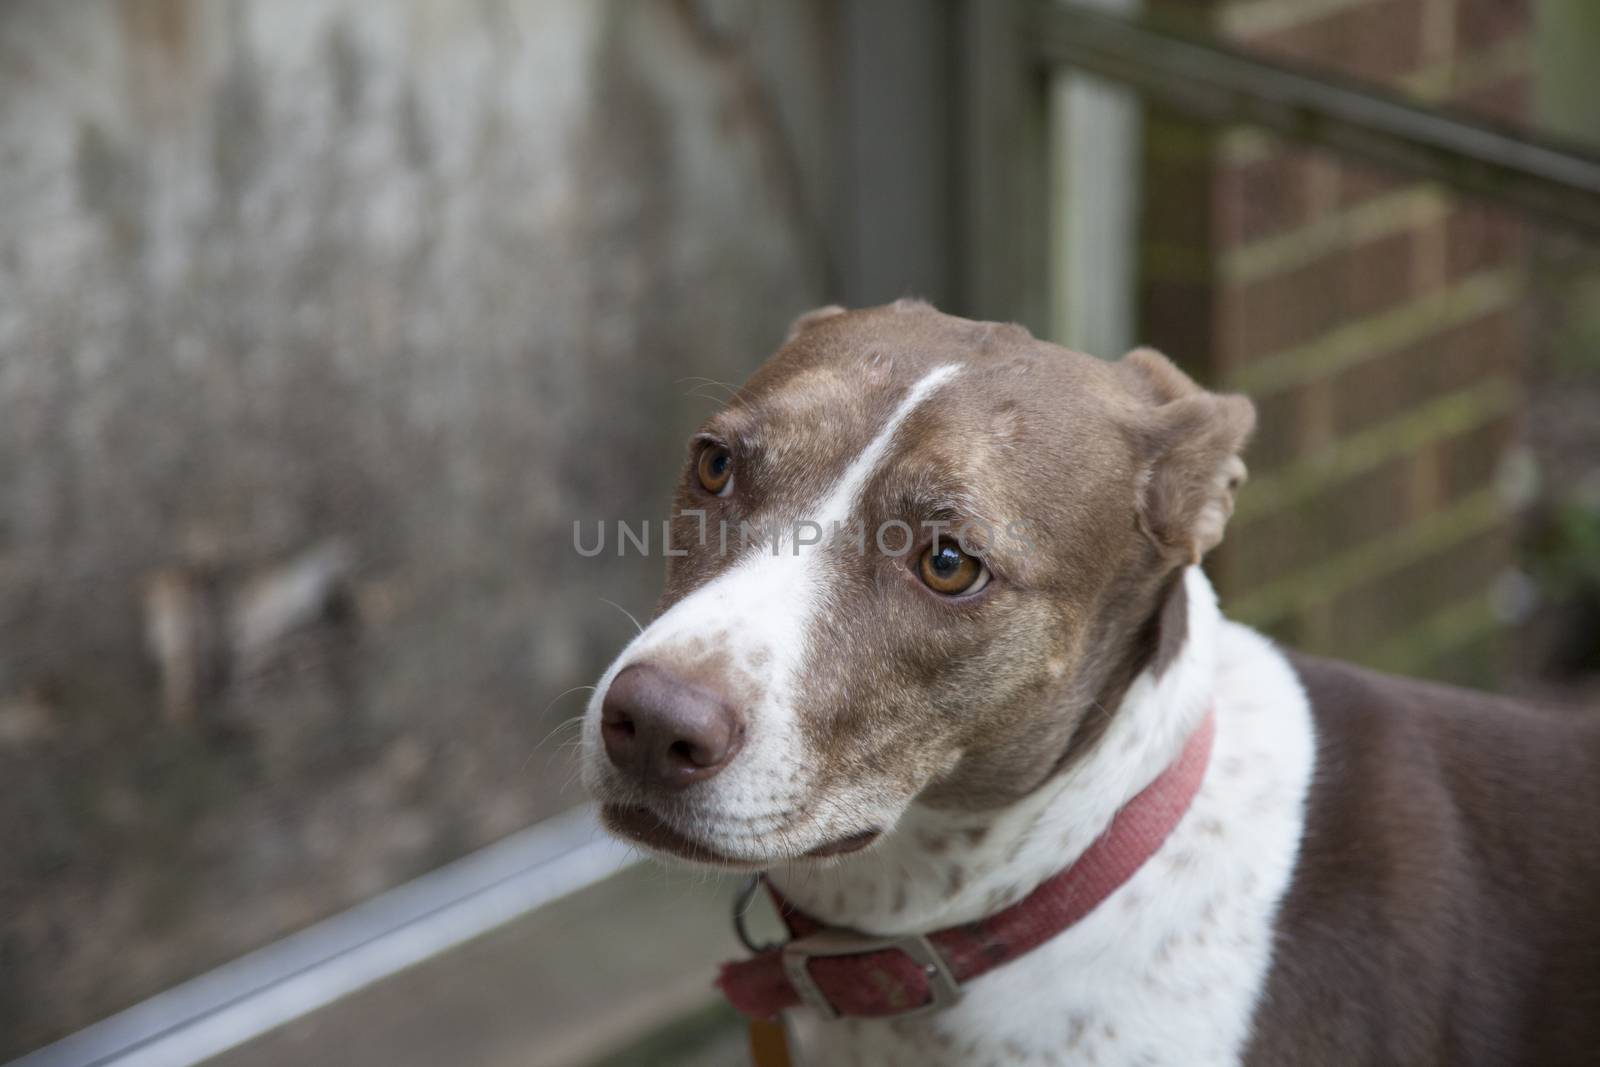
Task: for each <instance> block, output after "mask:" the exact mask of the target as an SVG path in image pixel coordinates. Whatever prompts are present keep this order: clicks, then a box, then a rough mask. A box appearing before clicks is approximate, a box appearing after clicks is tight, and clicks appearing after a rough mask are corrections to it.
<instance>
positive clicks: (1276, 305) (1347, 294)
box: [1219, 232, 1416, 365]
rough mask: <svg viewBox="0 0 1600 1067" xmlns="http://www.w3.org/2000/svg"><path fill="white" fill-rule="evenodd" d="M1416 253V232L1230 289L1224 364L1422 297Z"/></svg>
mask: <svg viewBox="0 0 1600 1067" xmlns="http://www.w3.org/2000/svg"><path fill="white" fill-rule="evenodd" d="M1415 255H1416V236H1415V234H1413V233H1410V232H1403V233H1398V234H1392V235H1390V236H1388V237H1383V238H1379V239H1377V240H1374V241H1369V242H1367V243H1366V244H1363V245H1359V246H1357V247H1355V248H1351V249H1348V250H1339V251H1334V252H1331V253H1329V254H1328V255H1326V256H1323V257H1321V258H1319V259H1316V260H1314V261H1312V262H1311V263H1308V264H1306V265H1304V266H1301V267H1297V268H1294V269H1292V270H1289V271H1286V272H1284V273H1283V274H1278V275H1271V276H1268V277H1265V278H1261V279H1258V280H1255V281H1251V282H1245V283H1243V284H1240V285H1238V286H1235V287H1231V288H1228V289H1225V290H1223V296H1222V307H1221V309H1220V312H1219V330H1220V333H1219V343H1220V345H1221V347H1222V351H1223V353H1224V359H1225V360H1226V361H1227V362H1228V364H1229V365H1235V364H1237V363H1246V362H1249V361H1250V360H1252V359H1256V358H1259V357H1261V356H1264V355H1269V354H1272V353H1276V352H1281V351H1283V350H1284V349H1286V348H1291V347H1294V346H1296V345H1300V344H1304V343H1306V342H1308V341H1311V340H1313V339H1315V338H1317V337H1319V336H1322V335H1323V334H1326V333H1328V332H1329V331H1330V330H1333V329H1336V328H1338V327H1339V326H1341V325H1343V324H1344V323H1346V322H1349V321H1353V320H1355V319H1359V318H1364V317H1366V316H1369V315H1375V314H1378V313H1379V312H1382V311H1384V310H1387V309H1389V308H1392V307H1395V306H1396V305H1398V304H1401V303H1403V302H1404V301H1406V300H1407V299H1409V298H1410V297H1411V296H1412V295H1414V293H1415V283H1414V278H1415V271H1414V270H1413V263H1414V259H1415Z"/></svg>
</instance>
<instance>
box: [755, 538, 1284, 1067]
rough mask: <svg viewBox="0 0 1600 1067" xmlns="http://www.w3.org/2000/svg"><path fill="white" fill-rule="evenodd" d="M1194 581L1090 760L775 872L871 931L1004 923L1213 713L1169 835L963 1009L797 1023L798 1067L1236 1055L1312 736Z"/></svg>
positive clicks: (797, 896)
mask: <svg viewBox="0 0 1600 1067" xmlns="http://www.w3.org/2000/svg"><path fill="white" fill-rule="evenodd" d="M1186 581H1187V593H1188V602H1189V620H1188V621H1189V628H1188V637H1187V640H1186V641H1185V646H1184V649H1183V651H1182V652H1181V653H1180V655H1179V657H1178V658H1177V659H1176V661H1175V662H1174V663H1173V664H1171V665H1169V667H1168V668H1167V670H1166V672H1165V673H1164V674H1163V675H1162V676H1161V678H1160V679H1159V680H1155V679H1153V678H1151V677H1149V676H1148V675H1146V676H1141V677H1140V678H1139V679H1138V680H1137V681H1136V682H1135V684H1134V686H1133V687H1132V688H1131V689H1130V690H1129V692H1128V695H1127V698H1126V699H1125V701H1124V703H1123V705H1122V707H1121V708H1120V709H1118V711H1117V714H1116V716H1115V718H1114V719H1113V721H1112V723H1111V724H1110V726H1109V727H1108V728H1107V731H1106V734H1105V736H1104V737H1103V739H1102V741H1101V743H1100V744H1099V746H1098V747H1097V748H1096V749H1095V750H1094V752H1093V754H1092V755H1091V756H1090V757H1089V758H1088V759H1086V761H1085V762H1084V763H1083V764H1081V765H1079V766H1078V767H1076V768H1074V769H1073V770H1072V771H1070V772H1069V773H1067V774H1066V775H1063V776H1062V778H1061V779H1060V780H1058V781H1056V782H1054V783H1052V784H1051V785H1050V786H1049V787H1047V788H1046V789H1044V790H1041V791H1040V792H1039V793H1038V794H1036V795H1034V796H1032V797H1029V798H1028V799H1027V800H1024V801H1022V802H1020V803H1018V804H1017V805H1015V806H1014V807H1012V808H1010V809H1007V810H1005V811H1002V812H1000V813H999V814H996V815H990V816H988V817H982V818H981V817H977V816H973V815H970V814H966V815H952V814H947V813H940V812H935V811H931V810H928V809H925V808H922V807H920V806H913V808H912V810H911V811H910V812H908V813H907V814H906V815H905V817H904V818H902V819H901V821H900V823H899V824H898V825H897V826H896V827H895V829H894V830H893V831H892V832H891V833H890V834H889V835H888V836H887V839H886V840H884V841H883V842H882V843H881V844H880V845H879V846H877V847H875V848H873V849H872V850H871V851H869V852H865V853H859V854H856V855H853V856H850V857H847V858H846V859H845V860H844V861H843V862H840V863H838V864H837V865H834V866H832V867H829V868H827V869H824V870H820V871H819V870H815V869H812V870H807V871H798V870H797V871H796V873H795V874H794V875H793V876H792V877H790V878H786V877H785V876H784V874H783V873H782V872H773V873H774V880H775V882H776V883H777V884H778V886H779V888H780V889H781V890H782V891H783V892H784V893H785V894H786V895H787V896H789V898H790V899H792V900H794V901H795V902H796V903H797V904H798V905H800V906H801V907H803V908H805V909H806V910H807V911H810V912H811V913H813V914H815V915H817V916H818V917H820V918H823V919H825V920H827V921H828V922H831V923H835V924H838V925H843V926H849V927H853V928H855V929H860V930H865V931H870V932H873V933H903V932H909V931H923V930H929V929H934V928H938V927H942V926H948V925H952V924H954V923H959V922H962V921H964V920H969V919H973V918H977V917H979V916H981V915H984V914H987V913H990V912H992V911H994V910H996V909H997V908H998V907H1001V906H1004V904H1005V903H1010V902H1011V901H1013V900H1015V899H1019V898H1020V897H1021V896H1022V895H1025V894H1026V893H1027V892H1029V891H1030V890H1032V889H1033V888H1034V887H1035V886H1036V885H1037V884H1038V883H1039V882H1040V881H1042V880H1043V879H1044V878H1046V877H1048V876H1049V875H1051V874H1053V873H1055V872H1056V871H1057V870H1059V869H1061V868H1062V867H1064V866H1065V865H1066V864H1067V863H1068V862H1070V861H1071V859H1072V858H1073V857H1075V856H1076V855H1078V854H1079V853H1081V852H1082V851H1083V849H1084V848H1086V847H1087V846H1088V844H1089V843H1090V842H1091V841H1092V840H1093V839H1094V838H1095V837H1096V836H1097V835H1098V834H1099V833H1100V832H1101V830H1103V829H1104V828H1105V826H1106V825H1107V824H1108V823H1109V822H1110V820H1111V817H1112V815H1113V814H1114V813H1115V811H1116V810H1117V809H1118V808H1119V807H1121V806H1122V804H1123V803H1125V802H1126V801H1127V800H1128V799H1130V798H1131V797H1132V796H1134V795H1135V794H1136V793H1137V792H1138V791H1139V790H1140V789H1142V788H1144V786H1145V785H1146V784H1148V783H1149V782H1150V781H1151V780H1152V779H1154V777H1155V776H1156V775H1157V774H1158V773H1160V771H1161V769H1162V768H1164V767H1165V766H1166V765H1167V764H1168V763H1169V762H1170V761H1171V760H1172V759H1173V758H1174V757H1175V756H1176V754H1177V753H1178V752H1179V750H1180V749H1181V747H1182V745H1183V742H1184V740H1185V739H1186V738H1187V736H1188V734H1189V732H1190V731H1191V730H1192V729H1193V728H1194V726H1195V725H1196V723H1197V722H1198V721H1199V719H1200V717H1201V716H1202V715H1203V714H1204V710H1205V708H1206V706H1207V704H1208V703H1213V702H1214V706H1215V708H1216V713H1217V732H1216V740H1215V742H1214V748H1213V751H1212V756H1211V761H1210V764H1209V765H1208V767H1207V770H1206V775H1205V778H1204V780H1203V782H1202V785H1201V788H1200V792H1199V794H1198V795H1197V796H1196V799H1195V802H1194V804H1193V806H1192V807H1191V808H1190V810H1189V812H1188V813H1187V814H1186V815H1185V816H1184V818H1183V820H1182V821H1181V822H1180V823H1179V825H1178V827H1177V828H1176V829H1175V830H1174V831H1173V833H1172V835H1171V837H1169V838H1168V840H1167V841H1166V842H1165V843H1164V844H1163V845H1162V847H1161V848H1160V850H1159V851H1158V852H1157V853H1156V854H1155V855H1154V856H1153V857H1152V858H1151V859H1150V861H1149V862H1147V863H1146V864H1145V865H1144V866H1143V867H1142V868H1140V870H1139V871H1138V872H1137V873H1136V874H1135V875H1134V876H1133V877H1132V878H1131V879H1130V880H1129V881H1128V882H1127V883H1126V884H1125V885H1123V886H1122V887H1121V888H1120V889H1118V890H1117V891H1116V892H1115V893H1113V894H1112V895H1111V896H1110V897H1109V898H1108V899H1107V900H1105V901H1104V902H1103V903H1102V904H1101V905H1100V906H1099V907H1098V908H1096V909H1095V910H1094V911H1093V912H1092V913H1090V915H1089V916H1087V917H1086V918H1085V919H1084V920H1082V921H1081V922H1079V923H1078V924H1077V925H1075V926H1073V927H1071V928H1070V929H1068V930H1066V931H1064V932H1062V933H1061V934H1059V935H1057V936H1056V937H1055V938H1053V939H1052V940H1051V941H1049V942H1047V943H1046V944H1044V945H1042V946H1040V947H1039V948H1037V949H1035V950H1034V951H1033V952H1031V953H1028V954H1027V955H1025V956H1023V957H1021V958H1019V959H1017V960H1015V961H1013V962H1011V963H1009V964H1006V965H1004V966H1002V967H1000V968H998V969H996V970H994V971H991V972H990V973H989V974H987V975H984V976H983V977H981V978H978V979H976V980H974V981H972V982H970V983H968V985H967V986H966V988H965V991H964V993H963V996H962V999H961V1000H960V1002H958V1003H957V1004H956V1005H955V1006H954V1007H952V1008H951V1009H949V1010H947V1011H944V1012H940V1013H937V1014H932V1015H925V1016H918V1017H914V1018H909V1019H901V1020H845V1021H841V1022H826V1021H823V1020H822V1019H820V1018H819V1017H818V1016H817V1015H816V1014H815V1013H813V1012H812V1011H811V1010H810V1009H805V1008H801V1009H796V1010H795V1011H792V1012H789V1013H788V1022H789V1030H790V1040H791V1044H792V1046H793V1048H794V1051H795V1054H796V1060H797V1062H798V1063H804V1064H826V1065H828V1067H839V1065H847V1064H870V1065H872V1067H889V1065H893V1064H905V1065H908V1067H909V1065H916V1067H922V1065H926V1064H961V1065H971V1064H987V1063H997V1064H1062V1065H1066V1064H1079V1063H1094V1064H1098V1065H1100V1067H1112V1065H1118V1064H1126V1065H1150V1064H1170V1065H1178V1067H1201V1065H1219V1064H1236V1063H1238V1062H1239V1060H1240V1057H1241V1056H1242V1055H1243V1054H1244V1052H1245V1049H1246V1047H1247V1044H1248V1038H1249V1033H1250V1025H1251V1019H1252V1017H1253V1015H1254V1013H1255V1010H1256V1006H1257V1002H1258V1001H1259V999H1260V996H1261V990H1262V987H1263V985H1264V983H1265V980H1266V976H1267V972H1268V969H1269V967H1270V965H1271V960H1272V931H1273V922H1274V918H1275V916H1276V913H1277V910H1278V907H1279V904H1280V902H1281V901H1282V898H1283V896H1284V894H1285V892H1286V891H1287V889H1288V885H1289V881H1290V876H1291V872H1292V870H1293V867H1294V863H1295V859H1296V856H1297V854H1298V851H1299V844H1300V837H1301V833H1302V830H1303V826H1304V809H1305V798H1306V792H1307V789H1308V787H1309V783H1310V779H1311V773H1312V764H1313V749H1314V737H1313V730H1312V724H1311V714H1310V708H1309V705H1308V702H1307V699H1306V696H1305V692H1304V690H1303V689H1302V687H1301V685H1300V683H1299V680H1298V679H1297V677H1296V676H1295V674H1294V671H1293V669H1292V668H1291V667H1290V666H1289V664H1288V662H1287V661H1286V660H1285V659H1284V658H1283V656H1282V655H1281V654H1280V653H1279V652H1278V651H1277V650H1276V649H1275V648H1273V646H1272V645H1271V644H1270V643H1269V642H1268V641H1267V640H1266V639H1265V638H1263V637H1261V636H1260V635H1259V634H1257V633H1255V632H1254V631H1252V630H1249V629H1247V628H1245V627H1242V626H1239V625H1237V624H1234V623H1230V622H1227V621H1225V620H1223V619H1222V618H1221V617H1220V615H1219V614H1218V612H1217V607H1216V598H1215V596H1214V594H1213V593H1212V591H1211V587H1210V585H1209V583H1207V582H1206V580H1205V578H1204V577H1203V576H1202V575H1201V573H1200V571H1199V570H1198V569H1191V570H1190V571H1189V572H1188V574H1187V575H1186ZM980 831H982V832H981V833H980ZM957 868H960V871H961V873H960V874H959V875H956V874H954V873H953V872H954V871H955V870H956V869H957Z"/></svg>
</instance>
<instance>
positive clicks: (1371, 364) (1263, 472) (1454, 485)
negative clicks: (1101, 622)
mask: <svg viewBox="0 0 1600 1067" xmlns="http://www.w3.org/2000/svg"><path fill="white" fill-rule="evenodd" d="M1529 7H1530V3H1529V0H1220V2H1213V3H1202V2H1196V0H1169V2H1167V3H1166V4H1165V5H1162V4H1157V5H1156V11H1157V13H1158V14H1166V15H1169V16H1178V17H1181V18H1182V19H1183V20H1184V21H1186V22H1187V23H1188V24H1189V26H1190V28H1196V29H1203V30H1207V31H1209V32H1212V33H1215V34H1217V35H1219V36H1221V37H1224V38H1226V39H1228V40H1230V41H1232V42H1234V43H1236V44H1239V45H1241V46H1243V47H1246V48H1248V49H1251V50H1256V51H1259V52H1261V53H1263V54H1266V55H1269V56H1272V57H1274V58H1276V59H1280V60H1283V61H1287V62H1292V63H1295V64H1297V65H1303V66H1307V67H1314V68H1317V69H1321V70H1326V71H1329V72H1332V73H1335V74H1342V75H1345V76H1350V77H1359V78H1362V79H1366V80H1368V81H1372V82H1375V83H1378V84H1382V85H1384V86H1387V87H1390V88H1397V89H1401V90H1404V91H1405V92H1407V93H1410V94H1412V95H1414V96H1415V97H1418V98H1421V99H1426V100H1431V101H1448V102H1451V103H1453V104H1456V105H1458V106H1462V107H1466V108H1469V109H1472V110H1475V111H1477V112H1480V113H1485V114H1490V115H1494V116H1496V117H1500V118H1507V119H1514V118H1515V117H1517V116H1519V115H1520V114H1522V112H1523V110H1524V108H1525V107H1526V98H1527V95H1528V92H1527V85H1528V80H1527V79H1528V70H1529V64H1528V58H1529V52H1530V36H1531V34H1530V26H1531V16H1530V11H1529ZM1146 139H1147V144H1146V155H1147V159H1146V162H1147V168H1146V183H1145V190H1146V191H1145V194H1144V196H1145V204H1144V208H1145V211H1144V226H1143V238H1142V240H1143V250H1142V267H1143V271H1142V281H1141V298H1142V303H1141V328H1142V332H1143V334H1144V335H1145V336H1146V337H1148V338H1149V339H1150V340H1151V341H1152V342H1153V343H1155V344H1157V345H1159V346H1161V347H1163V348H1165V349H1166V350H1168V351H1169V352H1171V353H1173V354H1174V355H1175V356H1176V357H1178V358H1179V359H1180V360H1181V361H1183V362H1185V363H1186V364H1187V365H1188V366H1189V367H1190V369H1192V370H1193V371H1194V372H1195V373H1196V374H1197V375H1199V376H1200V377H1202V378H1203V379H1205V380H1207V381H1208V382H1210V383H1212V384H1214V385H1218V386H1221V387H1225V388H1230V389H1237V390H1241V391H1243V392H1246V393H1248V394H1250V395H1251V396H1252V397H1253V398H1254V399H1255V401H1256V404H1257V407H1258V410H1259V412H1260V417H1261V424H1260V431H1259V434H1258V437H1257V440H1256V443H1255V445H1254V446H1253V448H1252V451H1251V454H1250V467H1251V473H1252V480H1251V484H1250V486H1249V488H1248V489H1247V490H1246V492H1245V494H1244V496H1243V497H1242V499H1241V501H1240V507H1239V511H1238V513H1237V515H1236V517H1235V519H1234V522H1233V525H1232V527H1231V528H1230V532H1229V536H1228V540H1227V542H1226V543H1225V544H1224V546H1223V548H1222V550H1221V551H1220V552H1219V553H1218V554H1217V557H1216V559H1215V560H1214V561H1213V564H1212V566H1213V569H1214V571H1215V576H1216V578H1217V581H1218V584H1219V586H1220V588H1221V590H1222V592H1223V595H1224V597H1225V599H1226V601H1227V603H1228V608H1229V611H1230V613H1231V614H1233V615H1234V616H1235V617H1236V618H1240V619H1242V620H1245V621H1248V622H1251V623H1253V624H1256V625H1259V626H1261V627H1263V628H1265V629H1266V630H1268V631H1269V632H1272V633H1274V634H1276V635H1278V636H1281V637H1283V638H1285V639H1287V640H1290V641H1293V642H1294V643H1295V644H1297V645H1299V646H1301V647H1304V648H1309V649H1314V650H1318V651H1323V652H1328V653H1331V654H1336V655H1341V656H1347V657H1351V658H1355V659H1359V660H1364V661H1366V662H1369V663H1373V664H1375V665H1379V666H1383V667H1386V668H1390V669H1396V670H1402V671H1407V672H1413V673H1424V674H1438V675H1444V676H1450V677H1456V678H1462V679H1465V680H1477V681H1490V680H1492V676H1493V669H1494V664H1495V661H1496V645H1497V641H1496V635H1497V631H1498V629H1499V622H1498V615H1497V612H1496V610H1495V600H1494V590H1495V589H1496V583H1497V580H1498V579H1499V578H1500V577H1501V576H1502V575H1503V574H1504V573H1505V571H1506V569H1507V567H1508V566H1509V565H1510V563H1511V561H1512V546H1513V538H1512V521H1513V517H1514V516H1513V511H1514V509H1513V505H1512V503H1511V502H1510V501H1509V500H1508V498H1507V493H1506V492H1505V488H1504V487H1505V485H1506V481H1507V479H1506V478H1505V477H1504V472H1505V471H1506V470H1507V468H1508V463H1507V460H1508V457H1509V456H1510V455H1511V454H1512V452H1513V450H1514V448H1515V441H1516V434H1517V412H1518V410H1519V408H1520V406H1521V389H1520V366H1521V362H1522V357H1523V348H1524V338H1523V334H1524V332H1525V331H1524V329H1523V320H1524V315H1523V309H1524V286H1525V264H1524V259H1525V256H1524V251H1523V240H1522V235H1521V233H1520V232H1519V230H1518V228H1517V226H1516V224H1515V223H1514V222H1513V221H1512V220H1510V219H1508V218H1507V217H1505V216H1504V215H1503V214H1500V213H1498V212H1496V211H1494V210H1493V209H1490V208H1487V207H1485V206H1483V205H1481V204H1476V203H1472V202H1469V201H1467V200H1465V199H1462V198H1457V197H1454V196H1451V195H1450V194H1448V193H1446V192H1444V191H1442V190H1440V189H1438V188H1436V187H1433V186H1429V185H1426V184H1423V183H1417V182H1412V181H1409V180H1406V179H1404V178H1401V177H1397V176H1395V175H1391V174H1385V173H1380V172H1377V171H1374V170H1372V169H1370V168H1367V167H1364V166H1361V165H1359V164H1357V163H1355V162H1353V161H1350V160H1347V159H1338V158H1335V157H1333V156H1331V155H1329V154H1326V153H1323V152H1319V151H1315V150H1311V149H1308V148H1306V147H1303V146H1299V145H1296V144H1293V143H1290V142H1286V141H1282V140H1279V139H1277V138H1274V137H1271V136H1268V135H1265V134H1262V133H1259V132H1256V131H1252V130H1247V129H1243V128H1220V127H1210V126H1202V125H1197V124H1195V123H1193V122H1190V121H1187V120H1183V119H1179V118H1177V117H1174V116H1172V115H1168V114H1163V113H1160V112H1156V113H1154V114H1151V115H1150V116H1149V119H1148V122H1147V131H1146Z"/></svg>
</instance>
